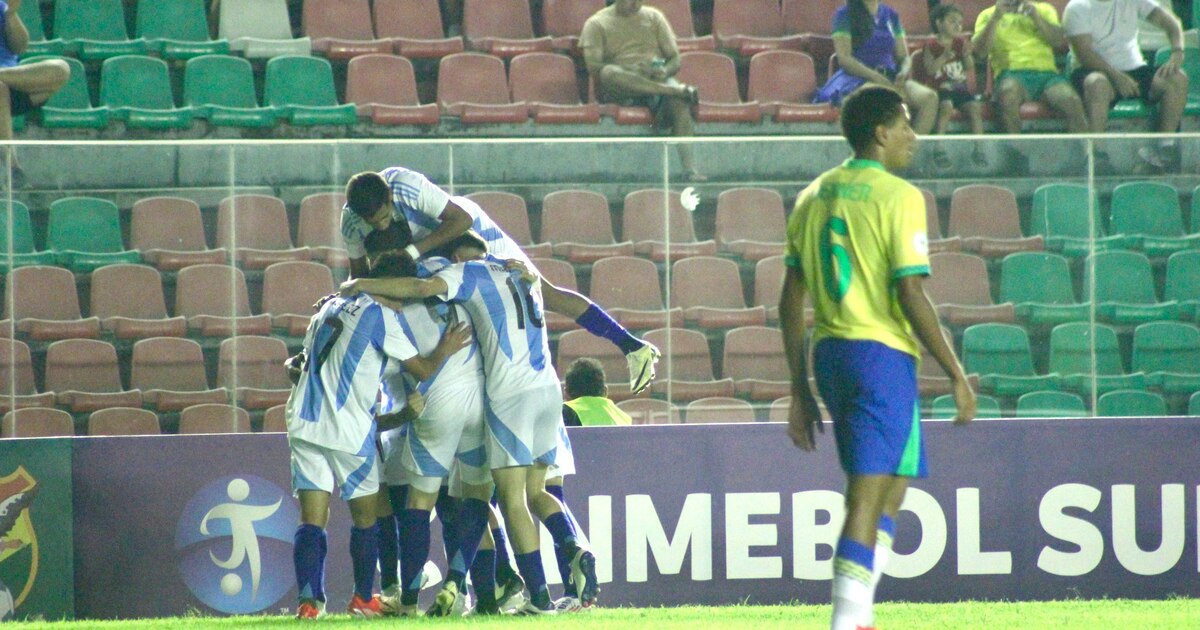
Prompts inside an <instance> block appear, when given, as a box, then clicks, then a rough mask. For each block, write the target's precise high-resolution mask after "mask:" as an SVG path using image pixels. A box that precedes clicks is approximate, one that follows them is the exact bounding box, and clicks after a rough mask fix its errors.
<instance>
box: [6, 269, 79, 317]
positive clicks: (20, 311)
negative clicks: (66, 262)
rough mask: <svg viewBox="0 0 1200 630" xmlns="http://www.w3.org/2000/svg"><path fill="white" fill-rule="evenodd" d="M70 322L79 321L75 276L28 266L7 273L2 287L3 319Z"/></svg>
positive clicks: (69, 273) (64, 271)
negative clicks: (72, 320)
mask: <svg viewBox="0 0 1200 630" xmlns="http://www.w3.org/2000/svg"><path fill="white" fill-rule="evenodd" d="M27 317H29V318H34V319H51V320H71V319H79V318H80V309H79V294H78V293H76V292H75V274H73V273H71V272H70V271H69V270H67V269H63V268H62V267H49V266H43V265H32V266H29V267H18V268H16V269H13V270H12V271H10V272H8V278H7V280H6V281H5V283H4V319H16V320H21V319H25V318H27Z"/></svg>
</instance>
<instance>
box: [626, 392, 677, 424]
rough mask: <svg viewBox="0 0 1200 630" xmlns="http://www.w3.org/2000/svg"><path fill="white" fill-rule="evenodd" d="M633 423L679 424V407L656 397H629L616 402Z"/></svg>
mask: <svg viewBox="0 0 1200 630" xmlns="http://www.w3.org/2000/svg"><path fill="white" fill-rule="evenodd" d="M617 407H618V408H620V409H621V411H624V412H625V413H627V414H629V417H630V418H632V419H633V424H635V425H638V424H679V423H680V422H681V420H680V416H679V407H676V406H675V405H673V404H671V403H669V402H667V401H665V400H659V399H657V398H630V399H629V400H623V401H621V402H619V403H617Z"/></svg>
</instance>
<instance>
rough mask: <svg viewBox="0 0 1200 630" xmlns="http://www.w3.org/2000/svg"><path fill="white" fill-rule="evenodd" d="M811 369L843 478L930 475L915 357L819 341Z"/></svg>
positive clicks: (874, 346) (861, 344)
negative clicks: (829, 418) (844, 473)
mask: <svg viewBox="0 0 1200 630" xmlns="http://www.w3.org/2000/svg"><path fill="white" fill-rule="evenodd" d="M813 364H814V365H813V367H814V368H815V371H816V377H817V390H818V391H819V392H820V394H821V398H822V399H823V400H824V401H825V406H826V408H827V409H828V410H829V415H830V416H831V417H832V418H833V428H834V435H835V436H836V438H837V447H838V457H839V459H840V460H841V463H842V469H843V470H845V471H846V473H847V474H850V475H896V476H900V477H927V476H929V469H928V463H927V462H926V461H925V444H924V441H923V440H922V439H921V418H920V414H919V407H918V398H917V364H916V359H915V357H913V356H912V355H911V354H908V353H907V352H901V351H900V350H896V349H895V348H892V347H889V346H887V345H884V344H882V343H879V342H878V341H865V340H855V339H822V340H821V341H819V342H817V347H816V350H815V352H814V356H813Z"/></svg>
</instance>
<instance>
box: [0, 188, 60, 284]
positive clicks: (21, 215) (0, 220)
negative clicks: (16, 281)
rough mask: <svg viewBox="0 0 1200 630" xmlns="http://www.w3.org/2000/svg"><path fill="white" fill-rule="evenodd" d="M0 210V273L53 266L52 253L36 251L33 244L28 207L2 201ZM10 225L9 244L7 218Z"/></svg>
mask: <svg viewBox="0 0 1200 630" xmlns="http://www.w3.org/2000/svg"><path fill="white" fill-rule="evenodd" d="M0 203H3V204H4V209H3V210H0V252H3V254H4V255H3V256H0V271H3V272H8V270H10V269H12V268H14V267H27V266H29V265H53V264H54V252H39V251H36V250H35V248H34V244H33V223H32V222H31V221H30V220H29V207H28V206H26V205H25V204H23V203H21V202H20V201H16V200H12V201H7V200H6V201H4V202H0ZM10 217H11V219H12V220H11V223H12V227H11V230H12V242H11V246H10V243H9V230H10V228H9V223H10V220H9V218H10Z"/></svg>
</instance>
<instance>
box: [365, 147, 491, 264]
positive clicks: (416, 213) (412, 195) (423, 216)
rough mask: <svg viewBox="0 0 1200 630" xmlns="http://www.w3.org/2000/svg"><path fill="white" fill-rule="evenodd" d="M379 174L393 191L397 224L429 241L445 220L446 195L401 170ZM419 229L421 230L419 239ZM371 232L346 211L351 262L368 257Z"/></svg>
mask: <svg viewBox="0 0 1200 630" xmlns="http://www.w3.org/2000/svg"><path fill="white" fill-rule="evenodd" d="M379 174H380V175H381V176H383V179H384V180H386V181H387V183H388V186H389V187H391V189H392V205H393V207H394V211H393V212H392V220H393V221H407V222H408V225H409V227H410V228H411V229H412V232H413V238H414V239H416V240H420V239H422V238H425V236H426V235H428V234H429V233H430V232H432V231H433V230H434V229H435V228H437V225H438V223H439V219H438V217H440V216H442V211H443V210H445V209H446V202H448V201H449V200H450V195H448V194H446V191H444V190H442V189H441V188H439V187H438V185H437V184H434V183H433V182H431V181H429V179H428V178H427V177H425V176H424V175H422V174H420V173H418V172H416V171H412V170H409V169H407V168H404V167H401V166H393V167H391V168H387V169H384V170H382V171H380V172H379ZM477 207H478V206H477ZM418 228H420V230H421V232H420V234H419V235H418V231H417V230H418ZM371 229H372V228H371V225H370V224H368V223H367V222H366V221H364V220H363V219H362V217H360V216H358V215H357V214H355V213H354V212H353V211H352V210H350V208H342V240H343V241H345V243H346V253H347V254H349V255H350V257H351V258H362V257H364V256H366V255H367V250H366V248H365V247H364V245H363V242H364V241H365V240H366V238H367V235H368V234H370V233H371Z"/></svg>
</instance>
